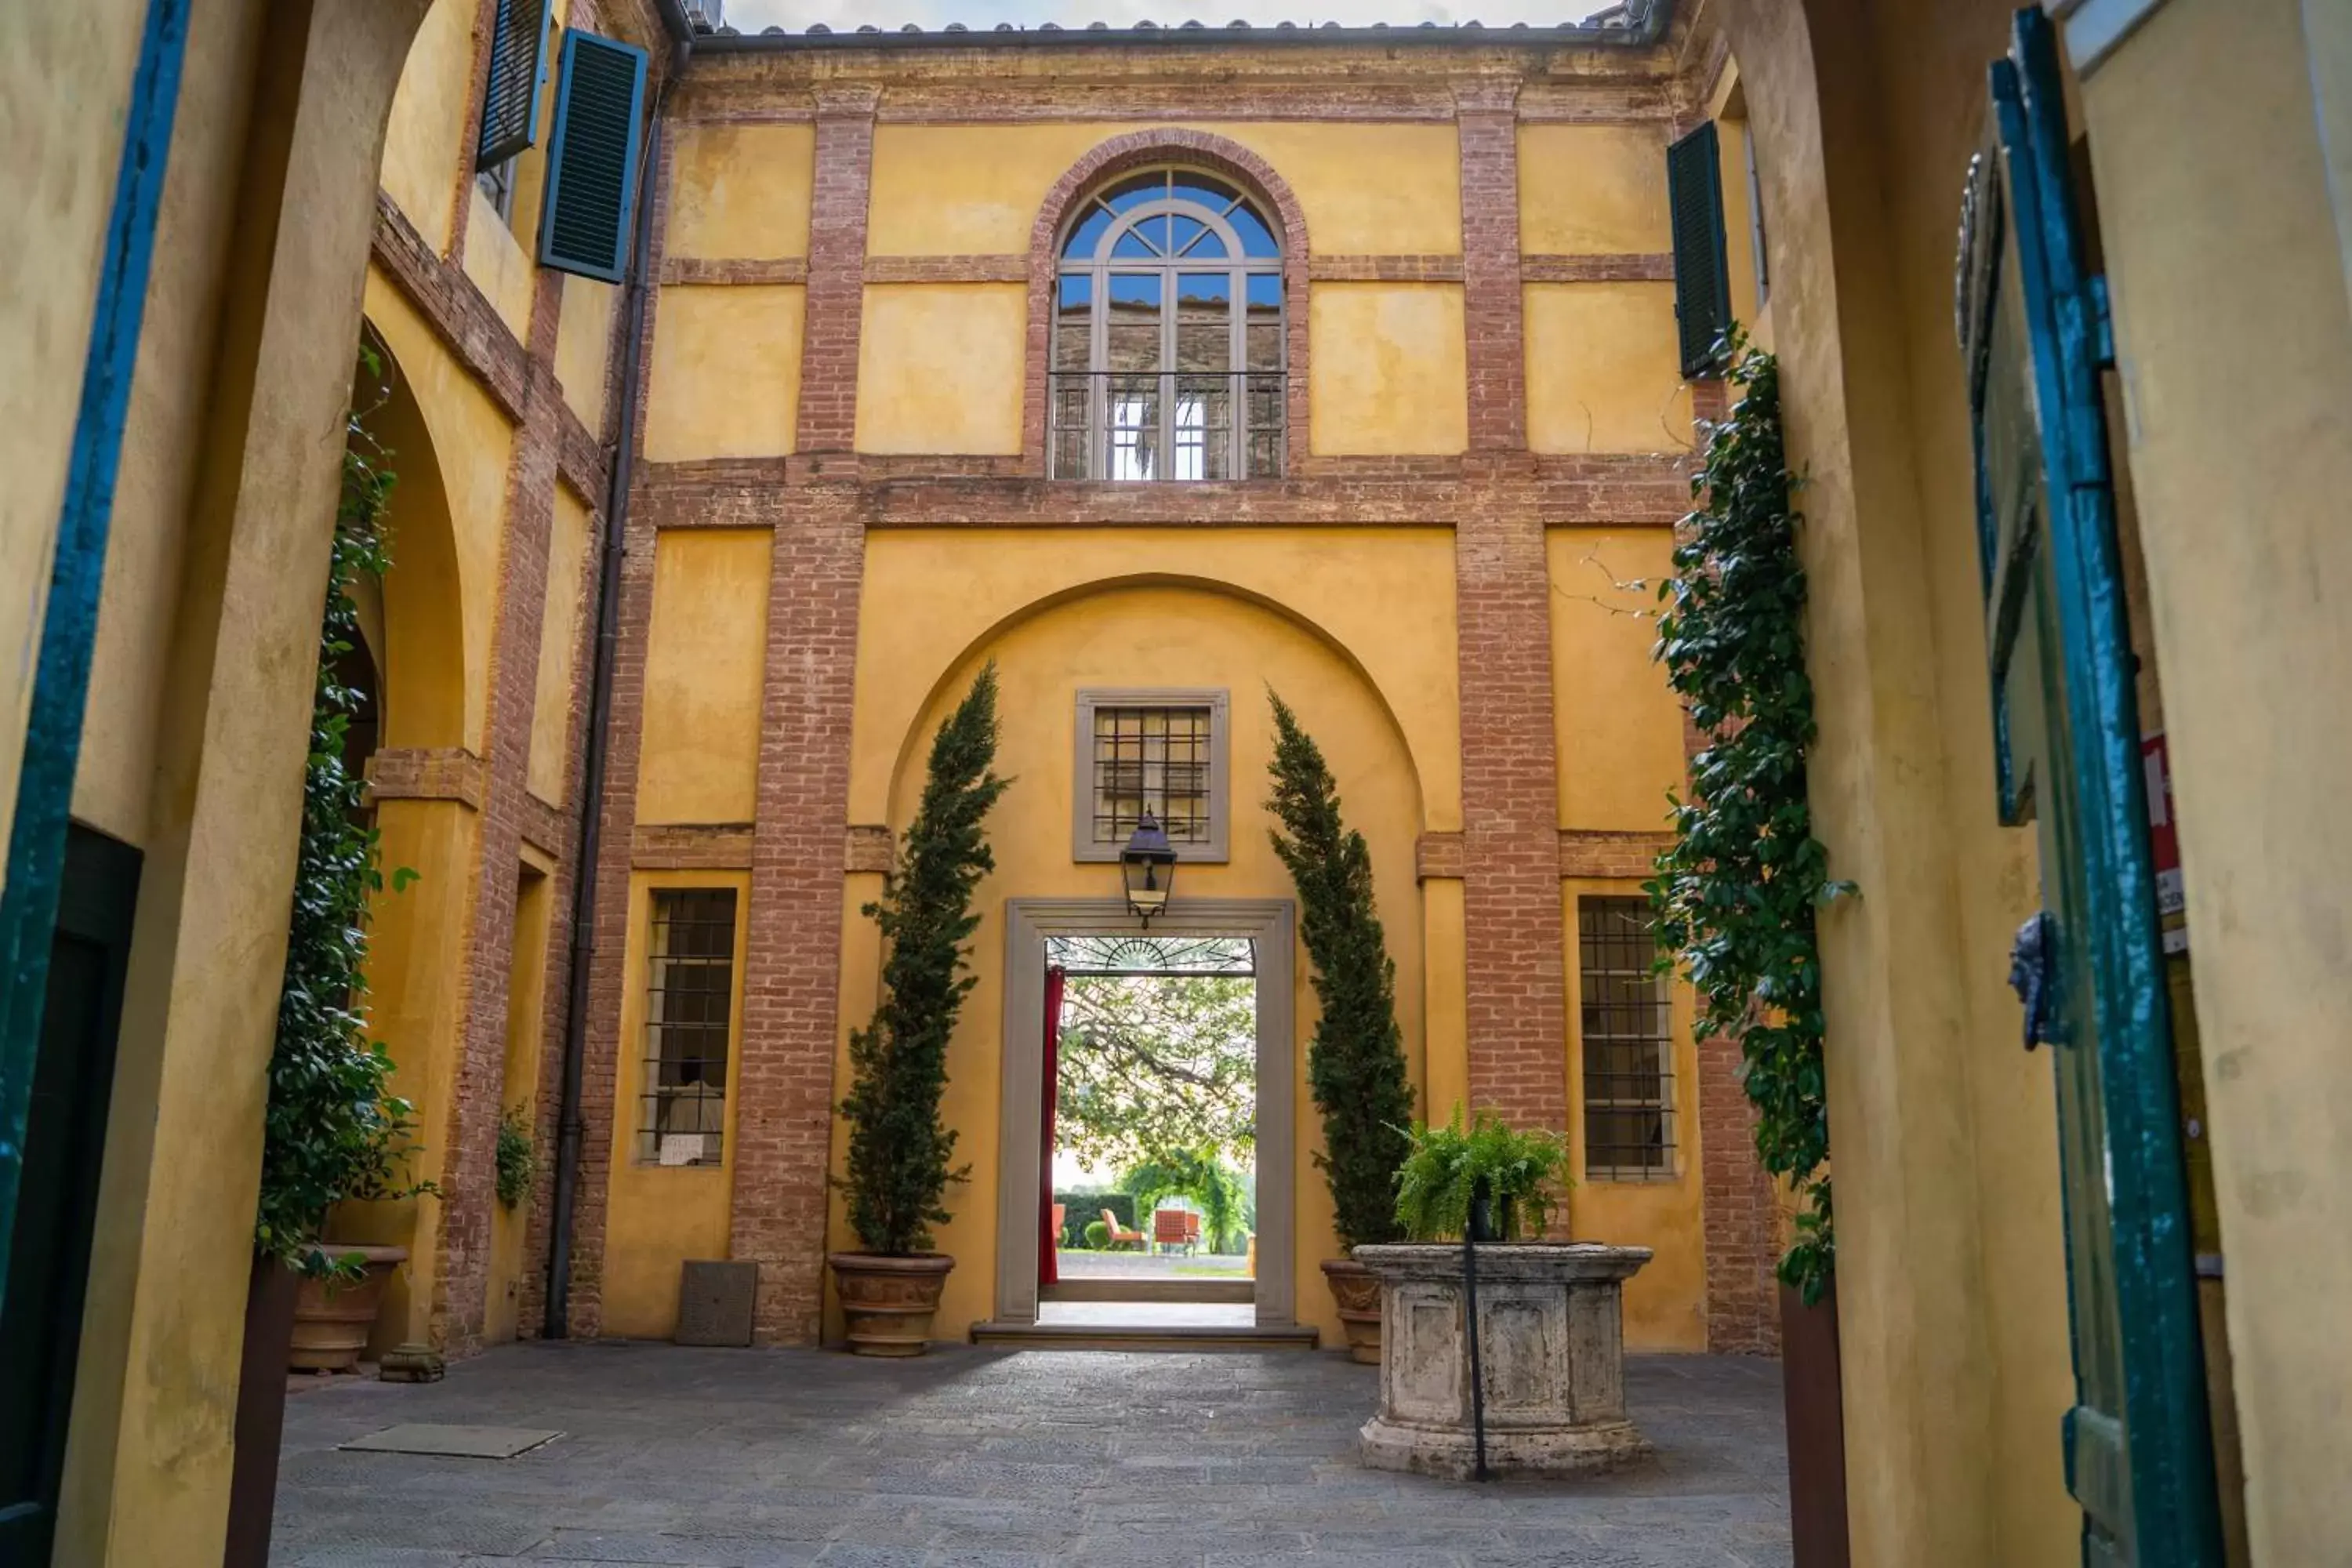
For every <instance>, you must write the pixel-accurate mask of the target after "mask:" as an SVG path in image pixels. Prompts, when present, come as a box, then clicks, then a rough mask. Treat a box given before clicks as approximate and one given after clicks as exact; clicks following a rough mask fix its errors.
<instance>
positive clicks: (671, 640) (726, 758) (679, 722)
mask: <svg viewBox="0 0 2352 1568" xmlns="http://www.w3.org/2000/svg"><path fill="white" fill-rule="evenodd" d="M772 544H773V541H772V536H770V535H769V534H766V533H763V532H761V531H757V530H752V529H711V530H708V531H703V530H693V531H677V532H670V533H665V534H663V535H662V536H661V539H660V541H659V542H658V543H657V544H656V546H655V548H654V606H653V623H652V632H651V637H650V640H649V642H648V645H647V647H646V685H645V693H646V695H645V713H646V719H645V731H644V734H645V738H644V741H643V750H642V752H640V754H639V758H638V763H637V820H638V821H640V822H649V823H718V822H749V821H751V815H752V795H753V789H754V786H755V785H756V784H757V782H758V772H759V754H760V690H761V679H762V677H763V675H764V673H765V668H766V659H767V646H768V641H767V626H768V574H769V561H770V558H771V554H772Z"/></svg>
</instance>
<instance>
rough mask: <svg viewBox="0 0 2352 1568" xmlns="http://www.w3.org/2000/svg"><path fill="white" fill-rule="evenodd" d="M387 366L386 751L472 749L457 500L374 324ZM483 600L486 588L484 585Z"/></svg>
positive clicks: (373, 430)
mask: <svg viewBox="0 0 2352 1568" xmlns="http://www.w3.org/2000/svg"><path fill="white" fill-rule="evenodd" d="M367 327H368V333H369V338H370V340H371V342H373V343H374V344H376V346H377V352H378V353H380V354H381V355H382V356H383V378H382V382H381V392H380V400H379V401H378V402H377V403H376V405H375V406H374V407H373V409H366V408H363V409H362V412H361V423H362V426H364V427H365V428H366V430H367V431H368V433H369V434H370V435H372V436H373V437H375V439H376V440H377V442H378V443H379V444H380V445H381V446H382V447H383V461H384V463H385V465H386V466H387V467H388V468H390V469H391V470H392V472H393V473H394V476H395V482H394V485H393V488H392V494H391V498H390V502H389V506H388V509H387V511H386V518H385V521H386V529H387V532H388V535H389V539H390V548H391V553H392V569H391V570H390V571H389V572H387V573H386V574H384V578H383V621H382V634H381V636H382V645H381V647H377V648H375V649H373V651H374V652H375V653H376V655H377V657H378V658H380V659H381V661H382V668H381V670H380V672H379V673H380V675H381V681H382V684H381V690H382V694H383V716H382V721H381V725H380V728H379V743H380V744H381V745H383V746H384V747H386V748H404V749H405V748H417V749H425V748H433V749H438V748H448V747H458V746H463V745H465V744H466V742H467V734H466V688H467V674H468V666H469V663H470V661H469V659H468V658H467V647H466V636H465V626H464V605H465V593H466V589H467V586H468V584H467V582H466V580H465V576H464V574H463V572H462V571H461V569H460V567H459V564H458V559H457V538H456V533H455V529H454V525H453V523H452V521H451V517H450V510H449V491H448V486H447V483H446V480H445V479H444V477H443V473H442V465H441V459H440V456H439V451H438V448H437V447H436V444H435V442H434V439H433V431H432V426H431V423H430V420H429V418H428V416H427V415H426V413H425V408H424V406H423V405H422V404H421V403H420V402H419V400H418V397H417V390H416V384H415V380H414V378H413V377H412V376H410V375H409V374H406V373H405V371H404V369H403V367H402V365H401V363H400V360H399V356H398V354H397V353H395V352H394V349H393V348H392V346H391V345H390V343H389V342H387V341H386V339H385V335H384V333H383V329H382V327H381V326H380V325H379V324H378V323H376V322H374V321H369V322H368V323H367ZM474 586H475V587H476V588H477V591H479V589H480V587H481V586H482V585H480V584H475V585H474Z"/></svg>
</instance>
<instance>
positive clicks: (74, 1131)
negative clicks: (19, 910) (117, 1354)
mask: <svg viewBox="0 0 2352 1568" xmlns="http://www.w3.org/2000/svg"><path fill="white" fill-rule="evenodd" d="M139 868H140V855H139V851H138V850H136V849H133V848H132V847H131V846H129V845H127V844H123V843H121V842H118V841H117V840H115V839H112V838H109V837H106V836H105V835H103V834H100V833H94V832H92V831H90V830H89V828H86V827H83V826H79V824H77V825H75V826H71V827H69V828H68V830H67V837H66V856H65V868H64V871H65V874H64V877H63V878H62V879H61V889H60V892H59V895H58V923H57V930H56V931H55V933H54V935H53V937H52V939H51V942H50V947H49V979H48V992H47V1005H46V1006H45V1008H44V1010H43V1013H42V1016H41V1042H40V1052H39V1055H38V1057H37V1058H36V1060H35V1063H34V1068H33V1095H32V1111H31V1116H30V1118H29V1121H28V1123H27V1131H26V1140H25V1173H24V1185H23V1187H22V1188H21V1189H20V1195H19V1197H18V1199H17V1204H16V1239H15V1243H14V1246H13V1247H12V1248H11V1253H10V1258H9V1265H8V1292H7V1297H6V1306H5V1309H0V1367H6V1368H7V1369H8V1370H9V1375H8V1377H7V1379H6V1381H5V1383H0V1562H6V1563H27V1564H30V1563H47V1561H48V1559H49V1546H50V1539H51V1536H52V1535H53V1533H54V1532H55V1530H56V1527H57V1509H58V1489H59V1488H60V1486H61V1485H62V1483H63V1481H64V1479H65V1456H66V1426H67V1421H68V1417H69V1416H70V1415H71V1414H72V1409H73V1386H74V1363H75V1359H76V1356H77V1354H78V1352H79V1350H80V1346H81V1310H82V1297H83V1293H84V1291H85V1289H86V1288H87V1286H88V1284H89V1248H90V1237H91V1233H92V1231H93V1229H94V1227H95V1225H96V1221H97V1216H98V1181H99V1171H100V1162H101V1157H102V1155H103V1152H104V1151H105V1147H106V1112H107V1100H108V1098H109V1096H110V1094H111V1093H112V1091H113V1088H114V1047H115V1033H116V1030H117V1028H118V1027H119V1026H120V1025H121V1020H122V979H123V973H124V972H125V970H126V969H127V968H128V967H129V962H130V954H131V915H132V912H133V910H135V909H136V907H137V904H138V899H139Z"/></svg>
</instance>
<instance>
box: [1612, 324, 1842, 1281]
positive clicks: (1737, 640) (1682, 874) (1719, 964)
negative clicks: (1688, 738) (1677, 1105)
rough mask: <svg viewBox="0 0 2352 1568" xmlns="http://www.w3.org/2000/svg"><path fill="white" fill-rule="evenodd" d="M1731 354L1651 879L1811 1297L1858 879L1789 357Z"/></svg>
mask: <svg viewBox="0 0 2352 1568" xmlns="http://www.w3.org/2000/svg"><path fill="white" fill-rule="evenodd" d="M1727 348H1728V353H1727V360H1728V362H1729V363H1730V364H1731V367H1732V368H1731V373H1730V374H1731V380H1732V383H1733V384H1734V385H1735V386H1737V387H1738V388H1740V389H1742V391H1743V392H1744V393H1745V395H1744V396H1742V397H1740V399H1739V401H1738V404H1737V405H1735V406H1734V407H1733V408H1732V410H1731V414H1730V416H1729V417H1728V418H1727V419H1725V420H1723V421H1721V422H1720V423H1717V424H1715V425H1713V426H1710V427H1709V430H1708V438H1707V446H1706V461H1705V463H1704V465H1703V466H1702V467H1701V468H1700V469H1699V471H1698V473H1697V475H1696V477H1695V478H1694V479H1692V481H1691V493H1692V496H1693V498H1694V500H1696V510H1693V511H1692V512H1691V513H1690V515H1689V516H1688V517H1687V518H1685V520H1684V525H1683V530H1682V532H1681V534H1680V536H1679V538H1680V542H1678V543H1677V544H1676V546H1675V552H1674V575H1673V576H1671V577H1669V578H1668V579H1666V580H1665V581H1664V583H1663V584H1660V586H1659V590H1658V594H1659V598H1660V600H1661V602H1662V604H1663V605H1664V608H1663V609H1662V610H1661V612H1660V614H1659V616H1658V643H1657V648H1656V658H1657V659H1658V661H1659V662H1660V663H1661V664H1663V665H1664V666H1665V668H1666V672H1667V678H1668V680H1669V682H1670V683H1671V684H1672V686H1673V687H1674V689H1675V692H1676V693H1677V694H1679V695H1680V696H1681V698H1682V699H1683V701H1684V703H1685V706H1686V707H1687V708H1688V710H1689V711H1690V715H1691V718H1692V721H1694V722H1695V723H1696V725H1697V726H1698V728H1699V729H1700V730H1701V731H1703V732H1704V733H1705V734H1706V739H1707V743H1706V749H1705V750H1703V751H1701V752H1698V754H1697V755H1696V756H1694V757H1693V758H1692V759H1691V763H1690V773H1691V776H1690V785H1691V787H1690V797H1689V798H1688V799H1687V800H1685V799H1682V798H1679V797H1677V798H1675V802H1674V813H1673V820H1674V826H1675V842H1674V845H1673V847H1671V848H1669V849H1667V850H1666V851H1665V852H1664V854H1662V855H1661V856H1659V857H1658V861H1657V874H1656V876H1655V878H1654V879H1652V880H1651V881H1650V882H1649V884H1648V890H1649V894H1650V899H1651V901H1652V903H1653V905H1654V907H1655V909H1656V910H1657V916H1658V940H1659V945H1660V947H1661V949H1662V950H1664V952H1665V953H1666V955H1667V956H1666V957H1664V959H1662V960H1661V963H1662V964H1668V965H1671V964H1673V963H1676V962H1679V963H1681V964H1682V966H1683V967H1684V968H1685V970H1687V972H1688V973H1689V974H1690V978H1691V981H1692V983H1693V984H1695V985H1696V987H1697V989H1698V994H1699V1002H1700V1013H1699V1018H1698V1022H1697V1025H1696V1030H1695V1032H1696V1035H1697V1036H1698V1037H1699V1038H1701V1039H1706V1038H1710V1037H1716V1036H1724V1037H1731V1038H1736V1039H1738V1041H1739V1045H1740V1054H1741V1057H1742V1058H1743V1060H1742V1068H1741V1075H1740V1078H1741V1082H1742V1083H1743V1084H1744V1085H1745V1087H1746V1089H1747V1092H1748V1099H1749V1100H1752V1101H1754V1102H1755V1105H1756V1107H1757V1110H1758V1112H1759V1114H1758V1118H1757V1123H1756V1151H1757V1153H1758V1154H1759V1156H1760V1157H1761V1159H1762V1161H1763V1163H1764V1168H1765V1169H1766V1170H1768V1171H1769V1172H1771V1173H1773V1174H1774V1175H1776V1176H1779V1177H1781V1178H1782V1179H1784V1180H1786V1181H1787V1182H1788V1183H1789V1184H1790V1188H1791V1189H1792V1190H1793V1191H1794V1193H1795V1194H1796V1196H1797V1198H1798V1200H1799V1203H1800V1205H1801V1207H1800V1212H1799V1213H1798V1215H1797V1218H1796V1238H1795V1241H1794V1243H1793V1244H1792V1245H1791V1246H1790V1248H1789V1250H1788V1252H1787V1253H1786V1255H1785V1256H1783V1257H1782V1258H1781V1259H1780V1278H1781V1279H1782V1280H1784V1281H1785V1282H1787V1283H1788V1284H1790V1285H1793V1286H1795V1287H1797V1288H1798V1289H1800V1290H1801V1291H1802V1292H1803V1295H1804V1299H1805V1300H1806V1301H1807V1303H1809V1304H1810V1303H1811V1302H1813V1301H1816V1300H1819V1299H1820V1298H1821V1294H1822V1290H1823V1289H1825V1288H1826V1287H1827V1286H1828V1283H1829V1279H1830V1275H1831V1271H1832V1268H1833V1267H1834V1264H1835V1259H1836V1239H1835V1237H1834V1234H1833V1232H1832V1226H1831V1217H1830V1179H1829V1175H1828V1173H1827V1172H1826V1169H1825V1167H1826V1165H1827V1163H1828V1160H1829V1103H1828V1097H1827V1093H1826V1089H1825V1085H1824V1080H1823V1075H1822V988H1821V977H1822V971H1821V954H1820V950H1819V947H1818V945H1817V943H1816V942H1815V940H1814V913H1815V910H1817V909H1818V908H1819V907H1820V906H1821V905H1822V904H1824V903H1826V902H1827V901H1829V900H1831V899H1832V898H1834V897H1837V896H1838V895H1839V894H1841V893H1843V892H1847V891H1850V890H1851V889H1850V888H1849V887H1848V886H1847V885H1846V884H1843V883H1839V882H1834V881H1832V880H1831V879H1830V876H1829V868H1828V867H1829V858H1828V854H1827V852H1826V851H1825V850H1823V849H1822V846H1821V843H1820V841H1819V840H1817V839H1816V838H1814V837H1813V832H1812V816H1811V810H1810V808H1809V807H1808V805H1807V804H1806V796H1805V753H1806V750H1807V748H1809V747H1810V746H1811V744H1812V741H1813V688H1812V682H1811V680H1810V679H1808V678H1807V676H1806V674H1805V649H1804V640H1803V624H1804V612H1805V574H1804V568H1803V567H1802V565H1801V564H1800V563H1799V562H1798V559H1797V528H1798V525H1799V523H1800V521H1801V516H1800V514H1799V513H1798V512H1796V511H1795V510H1792V508H1791V506H1790V489H1791V488H1792V484H1793V481H1792V479H1790V474H1789V471H1788V465H1787V454H1786V450H1785V448H1784V447H1783V445H1782V441H1781V435H1780V373H1779V367H1778V365H1777V363H1775V361H1774V359H1773V357H1772V356H1771V355H1770V354H1769V353H1764V352H1763V351H1761V350H1759V349H1755V348H1751V347H1749V346H1748V343H1747V342H1745V340H1744V338H1742V337H1741V336H1740V335H1738V333H1737V332H1735V333H1734V334H1733V335H1732V336H1731V338H1730V339H1729V341H1728V343H1727Z"/></svg>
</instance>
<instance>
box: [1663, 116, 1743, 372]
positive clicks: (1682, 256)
mask: <svg viewBox="0 0 2352 1568" xmlns="http://www.w3.org/2000/svg"><path fill="white" fill-rule="evenodd" d="M1722 171H1723V164H1722V159H1721V153H1720V152H1719V151H1718V147H1717V140H1716V134H1715V121H1712V120H1710V121H1707V122H1706V124H1704V125H1701V126H1700V127H1699V128H1698V129H1697V130H1696V131H1694V132H1691V133H1690V134H1689V135H1687V136H1685V137H1684V138H1683V139H1682V140H1681V141H1679V142H1675V144H1674V145H1673V146H1671V147H1669V148H1667V149H1666V199H1667V201H1668V203H1669V204H1670V205H1672V207H1673V208H1674V225H1675V321H1676V322H1677V323H1678V324H1679V325H1680V327H1681V331H1682V354H1683V374H1685V376H1694V375H1706V374H1712V373H1714V372H1715V371H1716V370H1717V369H1718V368H1719V366H1718V364H1717V358H1716V352H1715V345H1716V340H1717V339H1718V338H1720V337H1721V336H1722V335H1723V333H1724V330H1725V329H1726V328H1727V327H1729V326H1730V325H1731V261H1730V258H1729V256H1728V254H1727V252H1726V250H1725V248H1724V241H1723V174H1722Z"/></svg>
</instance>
